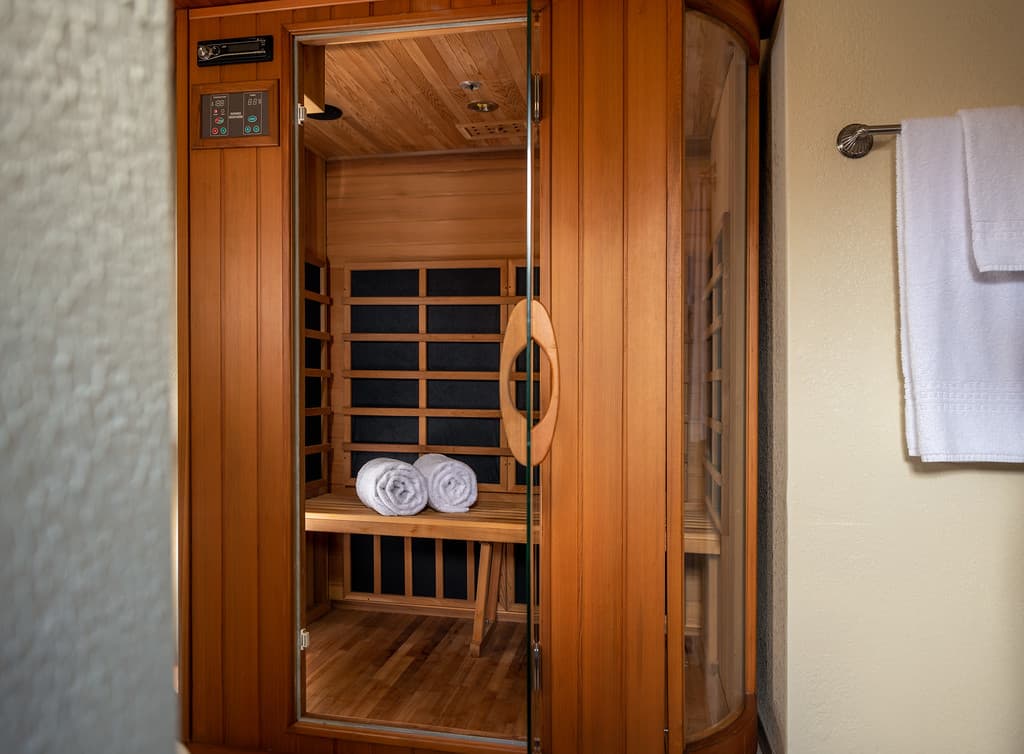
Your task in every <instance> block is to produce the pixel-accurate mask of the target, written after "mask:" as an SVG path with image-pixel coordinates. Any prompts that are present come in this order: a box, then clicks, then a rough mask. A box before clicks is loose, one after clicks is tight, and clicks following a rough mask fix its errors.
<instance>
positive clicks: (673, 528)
mask: <svg viewBox="0 0 1024 754" xmlns="http://www.w3.org/2000/svg"><path fill="white" fill-rule="evenodd" d="M668 6H669V8H668V18H667V21H666V24H665V33H666V37H667V40H668V50H667V55H666V68H667V70H668V76H667V81H666V84H667V89H668V91H667V107H666V120H667V132H668V148H667V159H666V165H667V170H666V174H665V183H666V204H667V207H668V214H667V221H668V222H667V238H666V245H667V248H668V258H667V260H666V266H665V270H666V278H667V281H668V290H667V299H668V308H667V312H666V315H667V324H668V327H667V328H666V344H665V345H666V352H667V354H668V360H667V365H666V366H667V374H666V378H667V387H668V390H667V393H666V395H667V403H666V411H665V413H666V417H667V428H668V433H667V436H668V442H667V446H666V451H667V456H668V476H667V480H666V481H667V490H666V507H667V518H668V534H667V542H666V546H667V560H666V567H667V569H668V573H667V585H666V586H667V598H668V599H667V602H668V604H667V606H666V609H667V618H668V626H667V636H666V644H667V647H666V715H665V718H666V719H665V727H666V728H667V729H668V741H667V744H668V750H667V754H682V751H683V747H684V746H685V745H686V736H685V731H686V726H685V721H686V693H685V690H686V671H685V665H686V646H685V645H686V625H685V624H686V578H685V576H686V565H685V552H686V531H685V526H686V522H685V496H686V465H685V456H686V421H685V419H686V417H685V405H686V403H685V383H686V374H687V368H688V367H687V353H686V349H685V346H684V344H685V341H686V334H685V333H686V328H687V322H686V295H685V291H686V289H687V285H688V281H687V277H686V269H687V266H686V263H685V258H686V257H685V249H684V247H683V239H684V238H685V224H686V218H685V213H684V212H682V211H681V208H682V207H683V206H684V204H683V202H684V196H683V194H684V191H683V176H684V174H685V173H684V167H685V152H686V150H685V145H684V133H683V132H684V121H683V90H684V84H683V82H684V81H685V77H684V74H685V61H684V58H685V55H684V44H683V43H684V40H685V39H686V35H685V29H684V24H685V12H684V9H683V4H682V3H668Z"/></svg>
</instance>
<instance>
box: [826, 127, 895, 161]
mask: <svg viewBox="0 0 1024 754" xmlns="http://www.w3.org/2000/svg"><path fill="white" fill-rule="evenodd" d="M899 132H900V126H899V125H898V124H893V125H884V126H866V125H864V124H863V123H850V124H849V125H846V126H843V128H842V129H840V131H839V133H838V135H836V149H838V150H839V154H841V155H843V156H844V157H849V158H850V159H857V158H859V157H863V156H864V155H866V154H867V153H868V152H870V151H871V147H873V146H874V145H875V138H874V137H875V136H876V135H879V134H898V133H899Z"/></svg>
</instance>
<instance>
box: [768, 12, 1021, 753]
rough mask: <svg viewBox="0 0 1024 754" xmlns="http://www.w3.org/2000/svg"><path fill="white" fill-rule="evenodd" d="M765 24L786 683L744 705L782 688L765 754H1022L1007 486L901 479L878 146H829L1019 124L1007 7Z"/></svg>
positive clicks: (1013, 528) (979, 476)
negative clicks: (903, 125) (772, 750)
mask: <svg viewBox="0 0 1024 754" xmlns="http://www.w3.org/2000/svg"><path fill="white" fill-rule="evenodd" d="M783 23H784V27H785V32H784V36H783V38H782V40H780V41H781V43H780V44H776V46H775V48H774V51H773V58H774V59H773V62H772V69H773V72H775V73H777V74H779V75H781V76H782V77H783V80H782V81H781V82H778V81H777V82H773V83H774V85H775V86H777V87H778V92H779V93H782V97H783V101H782V102H776V103H775V106H774V109H775V114H776V122H775V124H774V125H775V127H776V135H777V138H776V141H775V145H774V152H775V154H773V161H774V162H775V163H776V164H777V165H779V166H780V174H779V175H778V176H777V181H776V196H778V195H779V192H781V193H782V195H783V198H784V201H778V202H777V203H776V205H775V218H774V223H775V227H776V229H779V228H783V229H784V233H783V235H782V238H783V243H784V248H781V249H777V254H778V259H777V260H776V267H775V274H776V275H777V276H782V282H781V288H782V289H784V301H783V302H782V305H783V306H784V311H785V323H784V325H785V332H784V333H783V334H782V339H783V342H784V346H785V348H784V350H783V351H780V352H777V354H776V357H777V360H778V362H779V364H778V366H779V368H781V369H782V370H784V377H783V379H784V382H785V384H786V386H787V399H786V403H787V408H786V410H785V412H784V413H783V414H781V415H776V416H775V417H774V421H775V422H776V425H777V426H781V427H783V429H784V436H785V437H786V448H785V451H784V452H785V474H786V475H788V476H785V477H784V478H785V485H784V489H783V490H782V491H781V492H779V491H777V495H778V496H779V497H778V498H777V499H781V500H782V501H784V503H785V516H786V518H785V519H784V520H785V521H786V531H785V533H784V534H783V535H782V536H781V537H780V539H779V541H778V542H777V543H776V544H777V545H781V546H783V547H785V549H786V561H787V573H786V576H785V579H786V589H785V591H786V594H785V602H784V603H783V604H782V605H781V606H777V608H776V609H781V610H783V611H784V612H785V615H786V637H785V645H786V646H785V652H786V678H785V681H784V682H783V681H782V679H780V678H778V677H776V676H773V677H772V678H770V679H767V680H766V681H765V682H764V683H763V685H766V686H769V687H771V688H774V689H779V688H780V687H781V686H782V685H783V683H784V685H785V692H784V699H785V702H784V704H783V709H782V710H781V715H782V716H783V718H784V725H783V728H784V731H785V745H783V746H779V748H778V749H777V750H776V751H777V754H778V752H780V751H787V752H789V754H818V753H820V752H828V753H829V754H843V753H845V752H850V753H851V754H852V753H853V752H858V753H860V752H868V751H870V752H892V753H893V754H904V753H905V752H929V754H942V753H943V752H965V751H969V752H984V753H985V754H1000V753H1002V752H1006V753H1007V754H1009V753H1010V752H1015V753H1016V752H1021V751H1024V714H1022V710H1024V673H1022V672H1021V668H1022V667H1024V468H1022V467H1020V466H1003V467H982V466H967V465H944V466H941V465H940V466H935V465H922V464H920V463H918V462H912V461H910V460H909V459H908V458H907V457H906V455H905V449H904V443H903V427H902V424H901V415H902V408H901V387H900V380H899V352H898V345H897V322H898V318H897V309H896V303H897V293H896V276H895V264H896V243H895V235H894V225H895V223H894V204H893V202H894V167H893V154H894V153H893V141H892V140H891V139H880V140H879V141H878V142H877V146H876V148H875V151H874V152H872V154H870V155H869V156H868V157H866V158H864V159H861V160H847V159H845V158H842V157H840V156H838V155H837V153H836V152H835V148H834V140H835V134H836V131H837V130H838V129H839V128H840V127H841V126H842V125H844V124H845V123H848V122H851V121H860V122H864V123H888V122H892V121H898V120H901V119H903V118H909V117H922V116H933V115H951V114H953V113H954V112H955V111H956V110H957V109H958V108H964V107H983V106H993V105H1007V104H1024V84H1022V82H1024V57H1022V56H1021V54H1020V49H1021V47H1020V30H1021V29H1022V28H1024V3H1021V2H1020V0H975V2H972V3H962V2H953V1H952V0H947V1H945V2H935V0H900V2H892V1H891V0H859V1H858V2H856V3H849V2H839V0H786V3H785V9H784V21H783ZM773 91H776V90H775V89H774V88H773ZM776 673H777V669H776ZM777 743H778V742H777Z"/></svg>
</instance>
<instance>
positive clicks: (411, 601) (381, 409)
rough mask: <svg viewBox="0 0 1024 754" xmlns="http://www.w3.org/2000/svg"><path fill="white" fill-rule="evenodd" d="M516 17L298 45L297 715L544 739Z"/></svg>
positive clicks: (442, 732) (534, 329) (527, 190)
mask: <svg viewBox="0 0 1024 754" xmlns="http://www.w3.org/2000/svg"><path fill="white" fill-rule="evenodd" d="M531 26H532V24H528V23H527V19H526V18H505V19H487V20H480V21H472V20H460V21H458V22H454V21H453V22H452V23H443V24H440V23H439V24H431V25H418V26H395V25H392V26H389V27H386V28H385V27H379V26H378V27H374V28H370V27H366V28H362V29H359V30H354V31H349V32H342V31H338V32H335V33H319V32H318V33H316V34H310V35H306V36H301V37H299V38H297V41H296V44H295V47H294V59H295V61H296V71H295V81H296V86H297V91H299V92H300V93H301V94H302V97H303V98H304V102H305V107H306V118H305V121H304V122H303V124H302V125H301V126H300V127H298V128H297V129H296V134H295V148H296V154H297V155H299V156H300V157H299V159H297V161H296V162H297V166H298V167H297V176H296V181H297V192H296V193H297V195H298V206H297V207H296V213H295V217H296V218H298V223H297V224H298V226H299V227H298V238H297V239H296V248H297V249H298V250H299V254H297V256H298V259H297V270H296V278H297V281H298V282H297V285H298V290H297V291H296V296H297V299H298V301H299V307H298V311H297V312H296V316H297V318H298V320H299V326H298V327H297V332H296V339H297V342H298V347H297V349H296V355H295V359H296V370H297V371H296V374H297V383H298V385H299V396H298V399H297V405H296V412H297V416H298V421H297V425H298V426H297V436H298V438H299V440H298V448H297V450H296V456H297V459H298V478H297V494H296V497H297V506H298V510H299V522H300V526H299V542H298V546H297V548H296V549H297V551H298V553H299V558H298V564H297V566H296V580H297V585H298V590H297V592H298V595H299V597H298V604H297V605H296V612H297V621H298V622H297V630H298V632H299V635H300V642H299V645H300V647H302V648H301V649H300V651H299V652H298V655H297V657H298V659H297V678H298V682H297V688H296V694H297V697H298V708H299V710H300V717H301V719H302V720H303V721H307V722H313V723H317V724H323V725H325V726H332V727H336V728H344V729H349V730H359V731H362V732H365V731H368V730H369V731H372V730H380V731H388V732H390V733H394V732H396V731H399V732H404V733H408V734H409V735H411V736H415V737H416V741H415V742H414V743H416V745H418V746H420V747H423V746H425V745H426V744H424V743H423V741H424V737H425V738H426V739H428V740H429V739H430V738H433V737H438V736H441V737H445V738H446V739H450V740H462V741H464V742H465V746H466V749H465V750H466V751H477V750H478V749H476V748H474V746H476V745H478V744H479V743H480V742H481V741H483V740H485V739H486V740H500V741H503V742H509V741H512V742H516V743H518V744H521V745H522V746H523V748H524V749H525V748H527V742H528V741H530V740H532V739H533V738H534V737H535V735H537V734H536V725H535V715H534V712H533V710H534V702H533V700H532V695H531V689H532V688H534V687H535V686H536V683H535V681H534V680H533V677H532V674H533V672H534V670H533V668H534V662H533V650H532V648H533V644H534V642H535V637H536V636H537V635H538V634H537V632H538V628H537V620H538V611H537V609H536V607H537V596H536V585H537V584H538V583H539V580H538V578H537V573H538V569H539V564H538V562H537V561H538V557H537V555H538V553H539V545H538V526H537V525H531V523H530V522H539V513H538V501H539V490H538V485H539V474H538V473H537V472H536V465H537V464H538V463H539V462H540V460H541V459H542V457H543V455H544V453H545V452H546V451H544V450H540V449H539V448H538V439H537V438H538V435H539V436H540V438H541V441H542V442H550V432H551V430H552V429H553V420H554V411H551V410H550V408H549V409H548V411H547V413H545V415H544V417H543V418H542V417H540V415H539V414H540V407H541V403H542V398H543V400H544V401H545V402H546V403H547V404H549V405H550V404H555V406H554V407H555V408H557V396H556V395H552V392H553V391H552V390H551V389H550V384H551V381H550V380H549V378H548V377H547V375H548V374H549V372H550V370H551V369H552V368H554V367H557V358H556V357H555V356H554V348H553V343H551V337H550V336H551V328H550V323H549V320H548V319H547V316H546V313H545V312H544V310H543V307H541V306H540V304H539V301H538V298H537V297H538V296H539V294H540V292H541V290H540V278H541V273H540V265H539V255H538V254H537V253H536V250H535V239H536V238H538V237H539V223H538V222H536V221H535V217H536V216H537V214H538V207H539V202H538V201H537V200H536V197H535V190H536V189H535V185H536V184H537V183H538V174H539V173H538V171H537V170H536V163H537V161H538V159H539V155H540V148H539V147H540V145H539V142H538V139H537V131H536V130H534V127H533V125H532V118H531V115H530V114H531V111H532V106H533V96H534V93H533V91H532V87H531V86H530V85H529V82H530V81H531V53H532V52H533V48H534V45H533V42H532V40H531ZM318 111H319V112H318ZM339 111H340V112H339ZM542 352H543V353H545V354H546V356H545V357H544V358H543V359H541V356H540V354H541V353H542ZM541 361H542V362H543V363H542V364H541V363H538V362H541ZM542 369H543V370H544V371H542ZM549 416H550V419H549V418H548V417H549ZM432 454H437V455H441V456H446V457H447V459H445V458H437V457H434V458H432V463H431V462H430V459H428V461H422V460H421V459H424V457H426V456H428V455H432ZM385 459H390V460H385ZM418 461H419V463H417V462H418ZM449 461H454V462H457V463H455V464H451V463H449ZM424 464H426V465H424ZM474 486H475V490H476V494H475V496H474V495H473V494H472V488H473V487H474ZM427 748H429V746H427Z"/></svg>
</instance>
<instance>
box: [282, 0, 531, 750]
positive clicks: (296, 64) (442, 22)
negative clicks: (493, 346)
mask: <svg viewBox="0 0 1024 754" xmlns="http://www.w3.org/2000/svg"><path fill="white" fill-rule="evenodd" d="M530 5H531V3H530V2H528V3H527V5H526V7H527V12H526V13H525V14H523V12H522V11H521V9H515V8H514V7H510V8H507V9H505V8H502V6H496V7H493V8H483V7H482V8H467V9H464V10H453V11H443V12H439V13H438V14H436V15H437V16H439V18H438V19H437V20H420V19H415V18H408V19H403V18H402V17H401V16H392V17H390V18H388V17H383V18H381V19H379V20H377V19H368V20H366V21H362V20H361V21H359V22H358V23H350V24H345V25H340V24H339V23H338V21H337V20H331V21H319V22H317V21H314V22H303V23H296V24H289V25H287V26H286V27H285V31H286V33H287V39H286V44H285V45H284V46H285V47H286V48H287V51H288V53H289V56H288V58H286V60H285V71H286V72H289V71H290V80H291V92H292V96H291V98H290V99H289V100H285V101H283V102H282V104H283V105H284V107H286V108H291V109H292V110H291V111H292V112H293V113H294V111H295V108H296V101H297V99H298V93H299V92H300V85H301V84H300V76H301V70H300V69H301V56H300V47H299V46H300V45H301V44H303V43H305V42H309V41H312V40H338V41H342V40H344V41H348V42H358V41H360V40H366V39H369V38H373V37H375V36H376V37H379V36H380V35H381V34H383V33H386V34H388V35H392V34H399V35H400V34H403V33H409V34H416V33H422V32H433V31H438V30H445V29H467V28H469V29H472V28H477V29H481V30H483V29H487V28H500V27H502V26H508V25H509V24H521V25H522V26H523V27H524V28H525V30H526V33H527V58H528V59H527V70H526V91H527V124H526V125H527V133H528V138H527V144H526V147H525V149H526V153H527V166H528V167H527V176H526V180H527V187H526V195H527V214H526V222H527V244H526V249H525V251H526V256H525V263H526V275H527V300H530V299H531V295H532V292H533V290H534V287H535V285H534V280H533V270H534V268H535V267H536V266H537V264H538V261H537V260H536V258H535V257H534V256H533V252H532V247H533V244H532V238H531V236H530V230H531V229H532V228H534V227H535V225H536V221H535V219H534V217H531V216H530V214H529V213H530V208H531V207H532V206H534V201H533V200H534V197H533V185H532V184H531V183H530V181H531V178H532V176H533V170H532V167H533V165H532V162H533V161H532V159H531V153H530V151H529V150H530V149H531V148H532V147H533V145H534V140H535V136H534V131H533V128H534V124H533V120H532V117H531V114H532V112H533V99H532V98H533V94H534V91H533V87H532V85H531V82H532V73H533V70H532V65H533V60H534V57H533V56H531V54H530V50H531V29H532V25H531V23H530V19H531V17H532V16H531V12H530V10H531V9H530ZM514 10H519V12H510V11H514ZM487 11H491V13H490V14H488V13H487ZM286 75H287V73H286ZM289 120H290V123H291V133H290V135H291V138H290V140H289V142H288V144H289V149H290V151H291V171H290V172H291V174H290V176H289V178H290V184H291V186H290V187H291V216H292V223H291V274H292V286H291V294H292V299H293V300H292V312H291V315H292V349H291V357H292V379H293V384H294V387H293V391H292V393H293V395H292V404H291V410H292V433H293V442H292V449H293V457H292V463H293V469H294V471H293V479H292V510H293V514H294V515H293V522H294V540H293V543H292V544H293V555H294V557H293V562H292V583H293V591H294V594H293V603H292V606H291V609H292V624H293V628H294V632H293V636H294V637H296V638H297V641H296V642H295V644H294V646H293V654H292V658H293V663H292V666H293V676H294V687H293V690H292V695H291V698H292V704H293V705H294V707H293V713H292V714H291V716H290V717H291V720H292V724H291V726H290V727H291V729H292V730H293V731H294V732H296V733H301V734H304V735H319V736H330V737H332V738H340V739H349V740H360V741H371V742H376V743H382V744H391V745H395V744H398V745H409V746H413V747H417V748H422V747H431V746H439V747H443V748H444V750H446V751H465V752H467V754H468V753H470V752H505V751H507V752H517V751H518V752H522V751H527V750H532V747H531V746H529V745H528V744H529V741H530V739H531V738H535V737H536V736H535V734H534V732H533V729H532V727H531V722H530V718H531V714H532V713H533V706H534V705H533V702H532V700H533V692H532V688H533V686H532V684H533V674H534V667H533V663H532V662H528V663H527V666H528V672H527V682H526V691H527V699H524V700H523V701H524V703H526V704H527V720H528V722H527V731H526V734H527V738H526V740H523V741H515V740H510V739H505V738H497V737H489V736H477V735H469V734H458V733H444V732H438V731H430V730H422V729H418V728H409V727H402V726H400V725H393V726H392V725H380V724H373V723H360V722H356V721H341V720H330V719H326V718H320V717H315V716H311V715H307V714H306V713H305V711H304V703H305V670H304V666H305V662H304V656H303V652H302V650H301V649H300V648H299V646H298V637H299V636H300V635H301V631H302V630H303V629H304V620H303V618H304V615H303V614H304V604H303V603H304V589H305V585H304V583H303V577H302V575H303V570H304V568H303V566H304V562H305V520H304V503H305V490H304V488H305V482H304V480H303V479H302V478H301V470H302V468H303V466H302V458H301V454H302V448H301V447H300V443H299V441H298V438H300V437H301V431H302V426H301V422H302V417H303V412H302V406H301V405H300V401H299V398H300V392H299V390H298V385H299V380H301V369H302V316H303V312H302V309H301V306H302V297H301V295H299V293H300V290H299V286H300V284H301V281H302V279H303V277H302V271H303V270H302V268H303V262H304V260H303V254H302V246H301V240H300V230H301V223H300V222H299V218H300V217H301V211H300V210H301V207H300V199H301V197H300V191H299V182H300V171H301V153H300V150H301V147H302V145H301V139H302V136H301V130H300V129H301V126H300V125H299V124H298V123H297V122H296V118H295V116H294V115H293V116H292V117H291V118H290V119H289ZM529 311H530V307H527V313H528V314H527V345H528V346H532V337H531V334H532V333H531V330H530V325H531V324H532V322H531V320H530V317H529ZM526 361H527V388H526V389H527V400H528V403H527V407H528V410H527V438H528V439H527V447H528V448H529V446H530V442H529V437H530V434H531V428H532V422H531V420H532V411H531V408H532V404H531V403H529V400H530V398H531V397H532V396H531V393H532V386H533V379H536V378H534V376H533V374H532V372H531V371H530V370H531V368H534V369H535V368H536V365H535V364H533V363H532V362H533V359H532V349H530V348H527V357H526ZM505 387H506V386H499V389H505ZM532 482H533V475H532V473H530V472H529V471H528V472H527V490H528V491H527V495H526V500H527V502H526V505H527V542H528V545H527V562H528V564H529V565H528V579H529V583H530V584H531V585H532V584H534V583H535V580H534V578H533V576H532V574H530V572H529V571H530V568H531V567H532V563H533V560H534V558H533V550H532V549H531V546H532V545H531V543H530V540H531V538H532V527H531V526H530V521H531V510H530V503H529V500H530V496H531V494H532V492H533V490H532V487H533V485H532ZM529 592H530V595H531V598H532V592H533V589H532V587H531V588H530V589H529ZM531 610H532V604H531V602H530V599H528V602H527V642H528V645H527V648H526V649H527V652H528V657H529V656H530V655H531V654H532V647H533V644H534V642H535V639H534V638H533V631H532V630H531V628H532V625H533V623H532V615H531Z"/></svg>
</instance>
